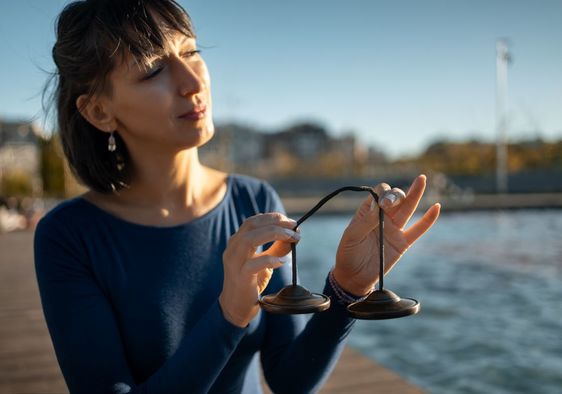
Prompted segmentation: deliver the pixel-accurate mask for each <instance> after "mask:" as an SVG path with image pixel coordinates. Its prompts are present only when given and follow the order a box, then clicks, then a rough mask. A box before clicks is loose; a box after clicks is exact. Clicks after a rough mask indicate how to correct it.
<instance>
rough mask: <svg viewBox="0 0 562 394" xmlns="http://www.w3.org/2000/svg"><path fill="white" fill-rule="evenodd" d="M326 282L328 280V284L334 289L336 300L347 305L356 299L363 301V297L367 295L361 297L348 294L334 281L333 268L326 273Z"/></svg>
mask: <svg viewBox="0 0 562 394" xmlns="http://www.w3.org/2000/svg"><path fill="white" fill-rule="evenodd" d="M328 282H330V286H331V287H332V290H334V293H336V296H337V297H338V300H339V301H340V302H341V303H342V304H345V305H348V304H351V303H354V302H357V301H363V300H364V299H365V298H367V297H368V295H366V296H363V297H356V296H354V295H352V294H349V293H348V292H347V291H345V290H344V289H342V288H341V287H340V285H338V282H336V279H335V278H334V272H333V269H331V270H330V273H329V274H328Z"/></svg>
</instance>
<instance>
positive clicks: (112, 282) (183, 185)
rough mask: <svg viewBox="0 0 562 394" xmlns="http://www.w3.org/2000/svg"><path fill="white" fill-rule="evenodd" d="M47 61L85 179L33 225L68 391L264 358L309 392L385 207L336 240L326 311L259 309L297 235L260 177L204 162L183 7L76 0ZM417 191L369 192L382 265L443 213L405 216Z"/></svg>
mask: <svg viewBox="0 0 562 394" xmlns="http://www.w3.org/2000/svg"><path fill="white" fill-rule="evenodd" d="M53 57H54V60H55V63H56V66H57V90H56V94H55V96H56V106H57V111H58V121H59V127H60V135H61V138H62V143H63V147H64V152H65V155H66V157H67V159H68V162H69V164H70V167H71V169H72V170H73V172H74V173H75V174H76V176H77V177H78V178H79V179H80V180H81V181H82V182H83V183H84V184H85V185H87V186H88V188H89V191H88V192H87V193H85V194H84V195H82V196H79V197H77V198H74V199H71V200H68V201H65V202H63V203H61V204H60V205H59V206H57V207H56V208H55V209H53V210H52V211H51V212H49V213H48V214H47V215H46V216H45V217H44V218H43V219H42V220H41V222H40V223H39V225H38V228H37V232H36V236H35V265H36V272H37V280H38V283H39V289H40V294H41V300H42V305H43V310H44V313H45V318H46V321H47V325H48V328H49V332H50V334H51V338H52V340H53V345H54V348H55V352H56V356H57V359H58V362H59V364H60V367H61V370H62V372H63V375H64V377H65V380H66V383H67V385H68V387H69V390H70V391H71V392H72V393H74V392H76V393H102V392H111V393H133V392H135V393H136V392H138V393H141V392H142V393H204V392H244V393H255V392H260V391H261V389H260V383H259V362H261V365H262V367H263V371H264V376H265V378H266V380H267V382H268V384H269V385H270V386H271V388H272V390H273V391H274V392H291V393H298V392H303V393H304V392H314V391H317V390H318V389H319V387H320V386H321V384H322V383H323V381H324V380H325V378H326V377H327V376H328V374H329V372H330V370H331V368H332V367H333V365H334V364H335V362H336V360H337V357H338V355H339V353H340V351H341V350H342V347H343V344H344V339H345V337H346V336H347V334H348V333H349V331H350V329H351V327H352V325H353V319H351V318H350V317H348V315H347V314H346V310H345V305H346V304H347V303H349V301H350V300H353V299H356V298H359V297H362V296H364V295H366V294H368V293H369V292H370V291H371V289H372V288H373V286H374V284H375V282H376V278H377V275H378V272H377V268H378V262H377V261H376V259H375V258H374V257H370V256H377V253H376V250H372V249H373V248H377V247H378V246H377V242H376V240H377V231H378V229H377V223H378V219H377V218H378V209H379V207H378V205H376V204H374V203H373V202H372V199H371V197H369V198H367V199H366V200H365V201H364V202H363V204H362V205H361V206H360V207H359V209H358V210H357V213H356V214H355V216H354V218H353V219H352V221H351V223H350V224H349V226H348V228H347V229H346V231H345V233H344V235H343V237H342V240H341V243H340V245H339V248H338V252H337V256H336V264H335V267H334V269H333V270H332V271H331V272H330V273H329V278H327V280H326V286H325V289H324V293H325V294H327V295H329V296H331V297H332V300H333V302H332V307H331V308H330V309H329V310H328V311H326V312H322V313H319V314H316V315H314V316H313V317H312V318H311V319H310V320H309V321H308V322H306V321H305V320H303V318H302V316H291V315H271V314H268V313H265V312H261V310H260V308H259V307H258V304H257V299H258V297H259V295H260V294H261V293H262V292H264V290H265V291H266V293H270V292H274V291H277V290H279V289H280V288H282V287H283V286H284V285H286V284H287V283H289V279H290V278H289V277H290V272H289V271H290V268H289V267H288V266H287V265H284V262H285V261H287V254H288V253H289V252H290V243H291V242H298V240H299V238H300V237H299V234H298V232H294V231H292V228H294V226H295V221H293V220H291V219H289V218H288V217H286V216H285V215H284V214H283V207H282V205H281V202H280V199H279V197H278V196H277V194H276V193H275V191H274V190H273V189H272V188H271V186H269V185H268V184H267V183H265V182H263V181H259V180H257V179H254V178H250V177H246V176H242V175H228V174H225V173H223V172H220V171H217V170H214V169H211V168H208V167H205V166H203V165H202V164H200V163H199V160H198V155H197V148H198V147H199V146H201V145H203V144H205V143H206V142H207V141H209V139H210V138H211V137H212V136H213V133H214V126H213V121H212V100H211V93H210V79H209V74H208V71H207V68H206V66H205V62H204V61H203V58H202V57H201V55H200V53H199V52H198V50H197V48H196V41H195V34H194V32H193V28H192V25H191V22H190V19H189V16H188V15H187V13H186V12H185V11H184V10H183V9H182V8H181V7H180V6H179V5H178V4H176V3H175V2H174V1H173V0H151V1H149V0H140V1H139V0H135V1H126V0H122V1H110V0H96V1H94V0H87V1H78V2H74V3H71V4H69V5H68V6H67V7H66V8H65V9H64V10H63V12H62V13H61V15H60V16H59V19H58V22H57V41H56V43H55V46H54V48H53ZM424 188H425V177H424V176H419V177H418V178H417V179H416V180H415V181H414V183H413V185H412V187H411V188H410V190H409V193H408V195H407V196H405V195H404V193H403V192H402V191H401V190H399V189H390V187H389V186H388V185H386V184H380V185H377V187H376V189H375V190H376V191H377V193H378V194H379V195H382V194H384V195H385V196H386V197H387V198H381V199H380V201H381V205H382V207H383V208H384V209H385V211H386V212H387V214H388V216H387V217H388V220H387V223H388V224H387V230H386V242H387V243H388V247H387V248H386V251H387V255H386V259H387V262H388V263H389V268H390V267H391V266H392V265H393V264H394V263H395V262H396V261H397V260H398V258H399V257H400V256H401V255H402V254H403V253H404V252H405V251H406V249H407V248H408V247H409V246H410V245H412V244H413V243H414V242H415V240H416V239H417V238H419V237H420V236H421V235H422V234H423V233H424V232H425V231H427V230H428V229H429V228H430V227H431V225H432V224H433V223H434V222H435V220H436V219H437V216H438V214H439V205H435V206H434V207H432V208H430V209H429V210H428V211H427V212H426V213H425V215H424V216H423V217H422V218H421V219H420V220H419V221H418V222H417V223H415V224H414V225H412V226H411V227H410V228H409V229H408V230H407V231H405V230H404V229H403V228H404V226H405V224H406V223H407V222H408V220H409V218H410V217H411V215H412V214H413V212H414V210H415V209H416V206H417V205H418V202H419V200H420V198H421V196H422V194H423V191H424ZM264 245H271V246H270V247H269V248H267V247H264ZM266 288H267V290H266ZM258 357H259V358H258Z"/></svg>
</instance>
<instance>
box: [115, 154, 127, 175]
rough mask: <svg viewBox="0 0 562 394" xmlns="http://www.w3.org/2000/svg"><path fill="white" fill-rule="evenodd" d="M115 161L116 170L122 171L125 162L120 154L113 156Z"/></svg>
mask: <svg viewBox="0 0 562 394" xmlns="http://www.w3.org/2000/svg"><path fill="white" fill-rule="evenodd" d="M115 161H116V162H117V164H116V166H117V170H118V171H123V168H125V160H123V156H121V154H120V153H117V154H116V155H115Z"/></svg>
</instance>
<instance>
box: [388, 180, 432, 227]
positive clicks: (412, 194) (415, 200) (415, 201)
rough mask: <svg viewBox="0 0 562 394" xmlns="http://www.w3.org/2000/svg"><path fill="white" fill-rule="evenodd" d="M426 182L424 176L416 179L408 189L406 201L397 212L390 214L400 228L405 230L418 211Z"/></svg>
mask: <svg viewBox="0 0 562 394" xmlns="http://www.w3.org/2000/svg"><path fill="white" fill-rule="evenodd" d="M426 180H427V178H426V176H425V175H423V174H422V175H419V176H418V177H416V179H414V181H413V182H412V185H411V186H410V188H409V189H408V193H407V194H406V198H404V201H402V203H401V204H400V205H399V206H398V207H397V209H396V211H394V212H392V213H391V214H390V215H391V216H392V220H393V221H394V223H396V225H397V226H398V227H400V228H403V227H404V226H405V225H406V223H408V221H409V220H410V218H411V217H412V215H413V214H414V212H415V211H416V208H417V207H418V205H419V203H420V200H421V198H422V196H423V192H424V191H425V185H426Z"/></svg>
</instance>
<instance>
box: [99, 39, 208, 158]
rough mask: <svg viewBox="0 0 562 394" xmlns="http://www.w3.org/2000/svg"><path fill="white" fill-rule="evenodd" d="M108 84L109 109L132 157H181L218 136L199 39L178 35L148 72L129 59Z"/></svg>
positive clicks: (171, 40) (114, 71) (125, 59)
mask: <svg viewBox="0 0 562 394" xmlns="http://www.w3.org/2000/svg"><path fill="white" fill-rule="evenodd" d="M109 78H110V82H111V85H112V92H111V95H110V96H109V98H108V104H109V107H110V108H111V112H112V114H113V116H114V118H115V120H116V123H117V131H118V132H119V134H120V135H121V137H122V138H123V139H124V140H125V143H126V144H127V147H128V148H129V150H130V151H131V153H134V151H135V148H136V147H139V148H142V150H141V151H142V152H146V149H147V148H149V149H164V150H171V151H179V150H182V149H186V148H190V147H196V146H201V145H203V144H204V143H206V142H207V141H208V140H210V139H211V137H212V136H213V134H214V125H213V120H212V105H211V104H212V103H211V90H210V88H211V87H210V77H209V72H208V70H207V66H206V64H205V62H204V61H203V58H202V57H201V55H200V54H199V53H198V52H197V47H196V42H195V39H194V38H189V37H186V36H185V35H183V34H180V33H177V34H173V35H171V37H170V39H169V40H168V42H167V44H166V48H165V52H164V55H163V56H161V57H157V58H154V59H152V61H151V63H150V65H149V67H146V68H145V67H141V66H140V65H138V64H137V63H136V62H135V59H134V58H133V57H132V56H128V57H126V58H124V59H123V61H121V62H119V64H118V65H117V66H116V67H115V68H114V70H113V71H112V72H111V74H110V76H109Z"/></svg>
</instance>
